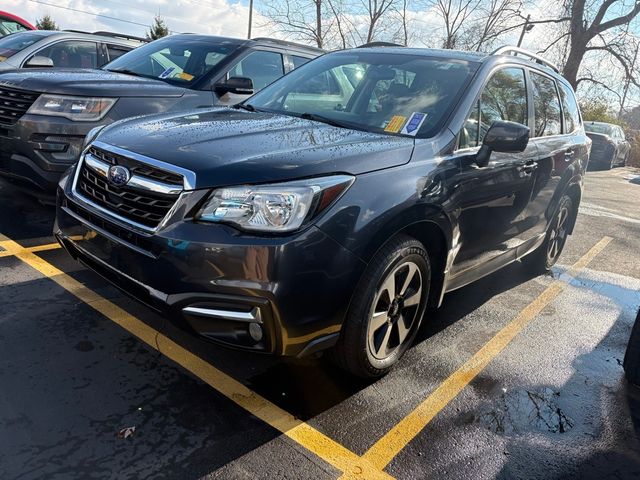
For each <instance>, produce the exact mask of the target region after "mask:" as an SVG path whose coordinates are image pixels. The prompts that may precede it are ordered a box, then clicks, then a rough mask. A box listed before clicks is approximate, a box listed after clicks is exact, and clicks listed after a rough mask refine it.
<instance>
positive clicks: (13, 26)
mask: <svg viewBox="0 0 640 480" xmlns="http://www.w3.org/2000/svg"><path fill="white" fill-rule="evenodd" d="M26 30H27V27H25V26H24V25H21V24H19V23H18V22H14V21H13V20H9V19H4V20H0V34H2V35H10V34H12V33H16V32H24V31H26Z"/></svg>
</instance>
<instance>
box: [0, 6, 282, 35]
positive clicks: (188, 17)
mask: <svg viewBox="0 0 640 480" xmlns="http://www.w3.org/2000/svg"><path fill="white" fill-rule="evenodd" d="M60 7H66V8H71V9H75V10H77V11H71V10H67V9H65V8H60ZM0 9H1V10H5V11H8V12H10V13H13V14H16V15H18V16H20V17H23V18H24V19H25V20H27V21H29V22H31V23H35V21H36V19H37V18H40V17H42V16H44V15H46V14H50V15H51V16H52V17H53V19H54V20H55V21H56V23H57V24H58V25H59V26H60V28H62V29H73V30H85V31H98V30H108V31H112V32H118V33H126V34H129V35H137V36H144V35H145V32H146V31H147V30H148V29H149V27H148V25H150V24H151V23H152V21H153V17H154V15H156V14H160V15H161V16H162V17H163V18H164V19H165V21H166V23H167V24H168V25H169V28H170V29H171V30H172V31H173V32H175V33H178V32H190V33H208V34H214V35H224V36H231V37H246V36H247V26H248V20H249V8H248V2H239V1H232V0H2V6H1V7H0ZM81 12H88V13H81ZM100 15H102V16H100ZM106 17H113V19H112V18H106ZM264 23H265V22H264V19H262V18H260V16H259V15H255V14H254V25H253V32H252V36H260V35H270V34H273V32H271V31H269V30H268V29H266V28H264V27H261V26H260V25H261V24H264ZM140 24H142V25H140Z"/></svg>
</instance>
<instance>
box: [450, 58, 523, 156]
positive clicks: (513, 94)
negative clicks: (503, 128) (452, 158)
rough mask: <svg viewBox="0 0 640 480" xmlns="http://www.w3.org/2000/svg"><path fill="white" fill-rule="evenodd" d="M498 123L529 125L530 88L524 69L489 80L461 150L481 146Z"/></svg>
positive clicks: (463, 134)
mask: <svg viewBox="0 0 640 480" xmlns="http://www.w3.org/2000/svg"><path fill="white" fill-rule="evenodd" d="M497 120H507V121H510V122H517V123H521V124H523V125H527V87H526V82H525V76H524V70H522V69H521V68H504V69H502V70H499V71H498V72H496V73H494V74H493V76H492V77H491V78H490V79H489V81H488V82H487V84H486V85H485V87H484V90H483V91H482V95H481V97H480V101H479V102H478V103H477V104H476V106H475V107H474V108H473V110H472V111H471V113H470V115H469V118H468V119H467V121H466V122H465V125H464V127H463V129H462V132H461V133H460V142H459V148H470V147H477V146H478V145H480V144H481V143H482V140H483V139H484V136H485V134H486V133H487V130H489V127H491V124H492V123H493V122H495V121H497Z"/></svg>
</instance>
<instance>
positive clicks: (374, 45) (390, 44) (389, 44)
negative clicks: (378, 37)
mask: <svg viewBox="0 0 640 480" xmlns="http://www.w3.org/2000/svg"><path fill="white" fill-rule="evenodd" d="M378 47H404V45H400V44H399V43H393V42H369V43H365V44H362V45H360V46H358V47H356V48H378Z"/></svg>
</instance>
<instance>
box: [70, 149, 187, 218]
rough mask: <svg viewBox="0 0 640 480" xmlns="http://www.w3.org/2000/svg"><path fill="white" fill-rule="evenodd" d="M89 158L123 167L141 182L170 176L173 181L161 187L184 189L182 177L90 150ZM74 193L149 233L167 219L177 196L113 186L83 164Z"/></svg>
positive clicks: (120, 156) (125, 158)
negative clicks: (145, 229)
mask: <svg viewBox="0 0 640 480" xmlns="http://www.w3.org/2000/svg"><path fill="white" fill-rule="evenodd" d="M88 154H89V155H92V156H94V157H95V158H97V159H98V160H100V161H101V162H102V163H103V164H111V165H123V166H126V167H127V168H129V170H130V171H131V173H132V175H133V174H135V175H136V176H137V177H140V178H146V179H151V180H157V179H158V177H159V176H160V175H162V174H167V175H171V176H170V177H167V178H171V179H172V180H175V181H172V182H164V183H166V184H171V185H173V186H175V187H177V188H179V189H181V188H182V186H183V181H182V176H181V175H178V174H175V173H172V172H165V170H161V169H157V168H156V167H154V166H151V165H148V164H144V163H141V162H139V161H138V160H134V159H132V158H128V157H124V156H122V155H116V154H113V153H112V152H107V151H105V150H101V149H97V148H95V147H92V148H91V149H89V152H88ZM76 191H77V192H78V193H80V194H81V195H82V196H83V197H85V198H86V199H88V200H90V201H91V202H92V203H94V204H96V205H98V206H100V207H102V208H104V209H106V210H108V211H110V212H113V213H114V214H116V215H118V216H119V217H122V218H124V219H126V220H130V221H132V222H135V223H137V224H140V225H143V226H145V227H149V228H151V229H153V228H156V227H157V226H158V225H159V224H160V222H161V221H162V220H163V219H164V217H166V216H167V214H168V213H169V210H171V208H172V207H173V205H174V204H175V202H176V200H177V199H178V196H179V194H177V193H176V194H167V193H160V192H153V191H149V190H142V189H138V188H134V187H131V186H129V185H125V186H123V187H118V186H115V185H113V184H111V183H109V182H108V181H107V179H106V178H105V177H104V175H103V174H101V173H100V172H98V171H97V170H95V169H93V168H92V167H91V166H89V165H87V163H86V161H85V162H82V165H81V167H80V172H79V175H78V180H77V183H76Z"/></svg>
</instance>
